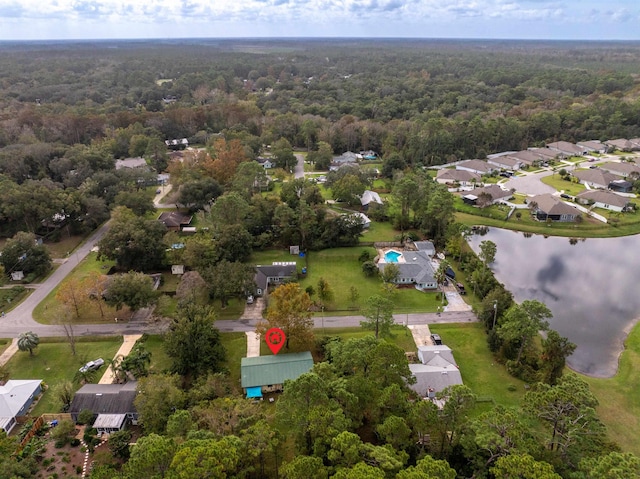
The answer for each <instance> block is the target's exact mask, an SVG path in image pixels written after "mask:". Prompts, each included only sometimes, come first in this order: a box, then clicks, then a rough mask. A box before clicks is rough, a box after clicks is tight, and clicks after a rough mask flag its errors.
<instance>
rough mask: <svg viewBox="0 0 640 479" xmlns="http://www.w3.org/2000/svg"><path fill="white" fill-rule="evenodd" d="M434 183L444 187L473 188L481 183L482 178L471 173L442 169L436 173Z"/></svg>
mask: <svg viewBox="0 0 640 479" xmlns="http://www.w3.org/2000/svg"><path fill="white" fill-rule="evenodd" d="M436 181H437V182H438V183H440V184H444V185H450V184H458V185H460V186H475V185H476V184H480V183H482V177H481V176H480V175H479V174H478V173H474V172H472V171H467V170H451V169H449V168H442V169H440V170H438V172H437V173H436Z"/></svg>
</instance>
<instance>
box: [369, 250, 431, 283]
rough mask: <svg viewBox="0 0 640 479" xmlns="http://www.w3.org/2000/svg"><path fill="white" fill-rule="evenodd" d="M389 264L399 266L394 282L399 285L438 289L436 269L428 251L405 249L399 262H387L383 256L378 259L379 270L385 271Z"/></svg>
mask: <svg viewBox="0 0 640 479" xmlns="http://www.w3.org/2000/svg"><path fill="white" fill-rule="evenodd" d="M387 264H395V265H396V266H397V267H398V277H397V278H396V279H395V281H394V283H395V284H399V285H403V284H406V285H414V286H415V288H416V289H419V290H425V289H436V288H437V287H438V283H437V281H436V279H435V269H434V267H433V264H432V263H431V255H429V253H428V251H426V250H424V251H404V252H403V253H402V255H401V256H400V257H399V258H398V261H397V263H395V262H394V263H387V261H386V260H385V259H384V257H383V258H380V259H379V260H378V270H379V271H380V273H382V272H383V271H384V268H385V267H386V266H387Z"/></svg>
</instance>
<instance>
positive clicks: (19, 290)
mask: <svg viewBox="0 0 640 479" xmlns="http://www.w3.org/2000/svg"><path fill="white" fill-rule="evenodd" d="M32 291H33V290H32V289H29V288H25V287H24V286H22V285H16V286H14V287H12V288H10V289H8V288H7V289H0V310H1V311H4V312H7V311H11V310H12V309H13V308H15V307H16V306H17V305H19V304H20V303H21V302H22V300H23V299H25V298H26V297H27V296H29V295H30V294H31V292H32Z"/></svg>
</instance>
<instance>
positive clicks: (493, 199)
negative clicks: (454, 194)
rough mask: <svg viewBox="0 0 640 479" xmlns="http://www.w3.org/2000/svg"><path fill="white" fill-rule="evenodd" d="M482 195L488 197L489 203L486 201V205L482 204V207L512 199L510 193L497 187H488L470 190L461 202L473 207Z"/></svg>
mask: <svg viewBox="0 0 640 479" xmlns="http://www.w3.org/2000/svg"><path fill="white" fill-rule="evenodd" d="M482 195H489V196H488V198H489V201H487V202H486V204H483V205H482V206H489V205H493V204H496V203H499V202H500V201H503V200H510V199H511V198H513V193H512V192H511V191H509V190H503V189H502V188H500V186H498V185H489V186H484V187H482V188H475V189H473V190H471V191H470V192H469V193H468V194H466V195H464V196H463V197H462V200H463V201H464V202H465V203H467V204H470V205H474V206H475V205H477V204H478V200H479V199H480V198H481V196H482Z"/></svg>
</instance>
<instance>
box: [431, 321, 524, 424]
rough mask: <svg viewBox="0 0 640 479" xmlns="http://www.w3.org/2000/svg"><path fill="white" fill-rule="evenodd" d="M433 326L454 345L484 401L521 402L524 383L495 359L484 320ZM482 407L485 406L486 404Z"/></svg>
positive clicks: (513, 404)
mask: <svg viewBox="0 0 640 479" xmlns="http://www.w3.org/2000/svg"><path fill="white" fill-rule="evenodd" d="M429 328H430V330H431V332H432V333H437V334H439V335H440V336H441V337H442V341H443V343H444V344H446V345H447V346H449V347H450V348H451V350H452V351H453V355H454V357H455V359H456V362H457V363H458V366H459V367H460V373H461V374H462V380H463V382H464V384H465V385H467V386H469V388H471V390H472V391H473V392H474V394H476V396H478V398H480V399H481V401H483V402H489V403H494V402H495V404H500V405H502V406H505V407H518V406H520V402H521V401H522V397H523V396H524V393H525V389H524V383H523V382H522V381H520V380H519V379H515V378H514V377H512V376H510V375H509V374H508V373H507V370H506V368H505V367H504V365H502V364H499V363H497V362H496V361H495V360H494V358H493V354H492V353H491V351H489V346H488V345H487V336H486V334H485V333H484V330H483V326H482V324H480V323H469V324H464V323H463V324H433V325H429ZM478 409H479V411H480V412H482V411H484V410H485V408H484V407H480V408H478Z"/></svg>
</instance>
